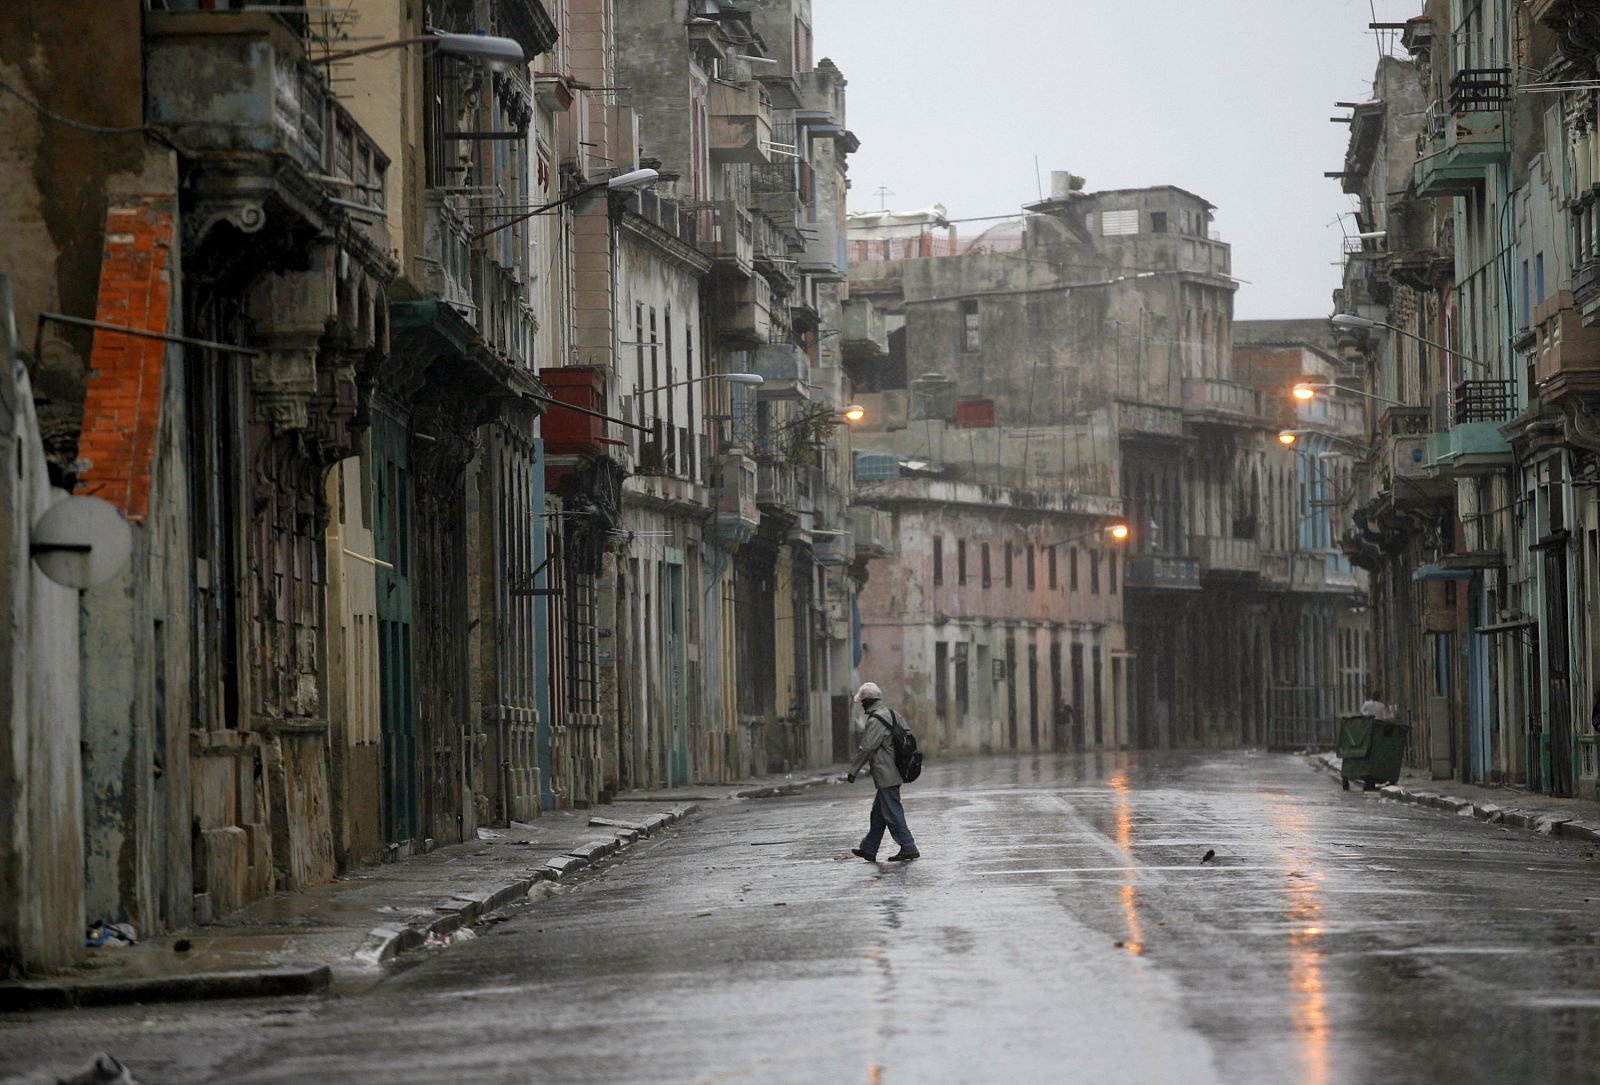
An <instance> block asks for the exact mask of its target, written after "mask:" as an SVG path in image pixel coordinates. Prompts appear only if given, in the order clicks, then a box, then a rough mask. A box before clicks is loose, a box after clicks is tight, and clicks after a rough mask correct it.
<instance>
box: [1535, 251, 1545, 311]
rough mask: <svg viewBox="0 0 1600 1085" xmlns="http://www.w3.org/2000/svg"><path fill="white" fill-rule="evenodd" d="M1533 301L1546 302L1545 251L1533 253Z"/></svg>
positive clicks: (1537, 302) (1539, 303) (1537, 303)
mask: <svg viewBox="0 0 1600 1085" xmlns="http://www.w3.org/2000/svg"><path fill="white" fill-rule="evenodd" d="M1533 303H1534V304H1535V305H1543V304H1544V253H1542V252H1538V253H1534V255H1533Z"/></svg>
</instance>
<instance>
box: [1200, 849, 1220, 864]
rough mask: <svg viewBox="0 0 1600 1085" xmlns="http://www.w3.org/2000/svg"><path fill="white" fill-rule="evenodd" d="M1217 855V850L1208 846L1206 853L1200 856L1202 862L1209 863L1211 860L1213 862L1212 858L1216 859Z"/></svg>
mask: <svg viewBox="0 0 1600 1085" xmlns="http://www.w3.org/2000/svg"><path fill="white" fill-rule="evenodd" d="M1216 857H1217V853H1216V851H1215V850H1214V849H1212V848H1207V849H1206V853H1205V854H1204V855H1202V856H1201V857H1200V862H1202V863H1209V862H1211V860H1213V859H1215V858H1216Z"/></svg>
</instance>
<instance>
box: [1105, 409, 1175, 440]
mask: <svg viewBox="0 0 1600 1085" xmlns="http://www.w3.org/2000/svg"><path fill="white" fill-rule="evenodd" d="M1117 432H1118V433H1119V434H1121V435H1122V436H1124V437H1168V438H1172V439H1174V440H1181V439H1182V438H1183V412H1182V411H1180V410H1179V409H1178V408H1176V407H1165V406H1162V405H1160V404H1157V403H1132V402H1129V401H1127V400H1118V402H1117Z"/></svg>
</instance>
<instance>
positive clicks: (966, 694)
mask: <svg viewBox="0 0 1600 1085" xmlns="http://www.w3.org/2000/svg"><path fill="white" fill-rule="evenodd" d="M955 670H956V714H957V715H959V716H965V715H966V714H967V709H968V707H969V704H970V702H971V699H972V698H971V688H970V687H969V685H968V678H967V642H966V641H964V640H962V641H957V642H956V657H955Z"/></svg>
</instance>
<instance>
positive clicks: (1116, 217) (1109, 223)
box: [1100, 210, 1139, 237]
mask: <svg viewBox="0 0 1600 1085" xmlns="http://www.w3.org/2000/svg"><path fill="white" fill-rule="evenodd" d="M1138 232H1139V212H1138V211H1137V210H1132V211H1102V212H1100V236H1101V237H1127V236H1129V235H1131V234H1136V233H1138Z"/></svg>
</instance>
